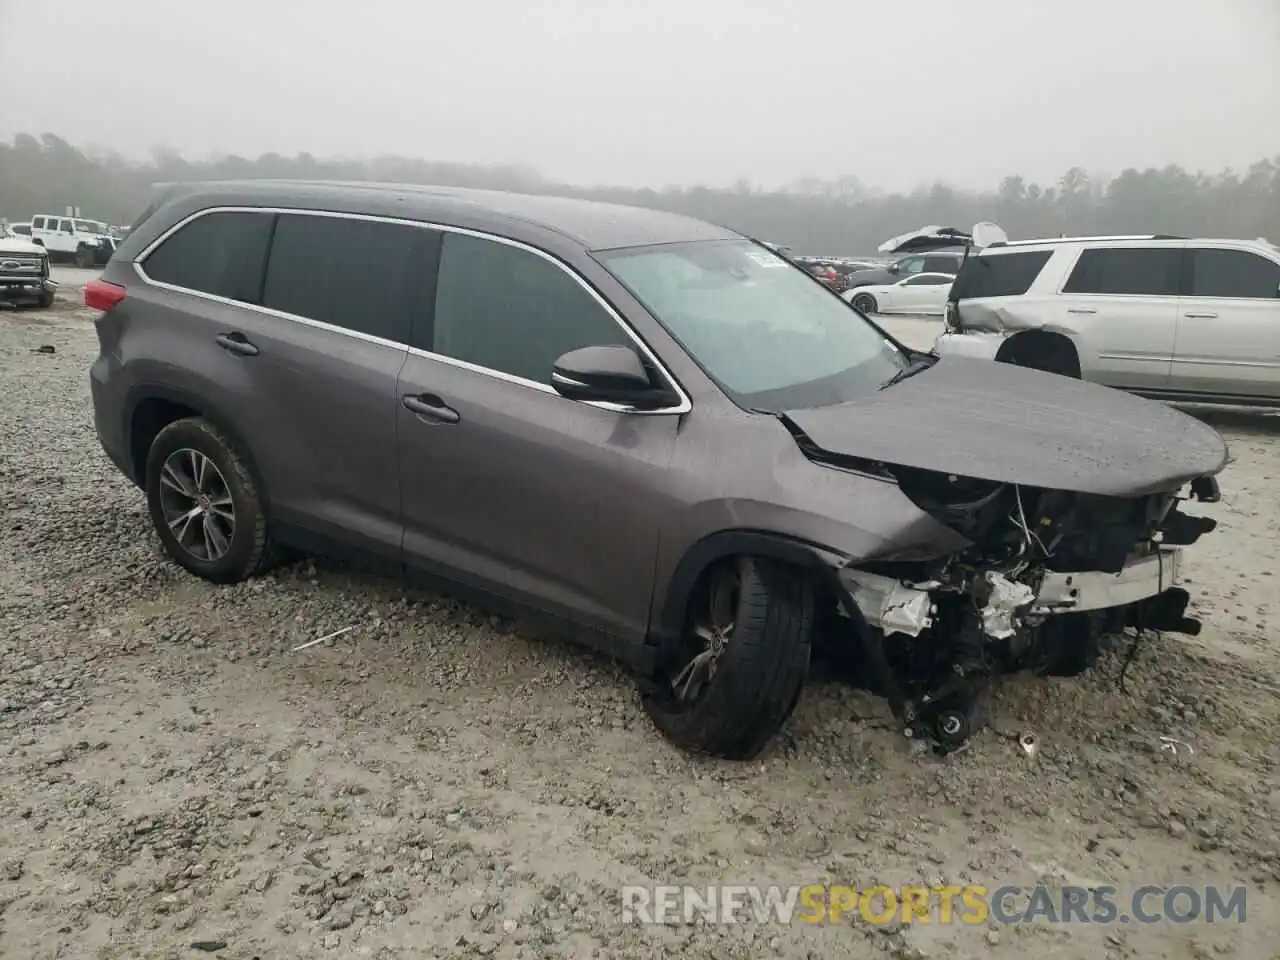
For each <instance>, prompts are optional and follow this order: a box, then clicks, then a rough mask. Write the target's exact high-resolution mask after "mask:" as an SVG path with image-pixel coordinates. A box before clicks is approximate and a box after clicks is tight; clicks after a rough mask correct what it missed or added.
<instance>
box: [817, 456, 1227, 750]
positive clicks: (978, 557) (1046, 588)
mask: <svg viewBox="0 0 1280 960" xmlns="http://www.w3.org/2000/svg"><path fill="white" fill-rule="evenodd" d="M885 469H886V470H887V472H889V473H891V474H892V476H893V478H894V479H895V480H896V481H897V483H898V485H899V487H900V488H901V489H902V491H903V492H904V493H905V494H906V495H907V496H908V497H909V498H910V499H911V500H912V501H913V502H914V503H915V504H916V505H917V506H918V507H920V508H921V509H922V510H924V511H925V512H927V513H929V514H930V515H932V516H933V517H935V518H936V519H938V520H940V521H942V522H943V523H945V524H946V525H947V526H949V527H951V528H952V529H954V530H955V531H956V532H958V533H961V534H963V535H964V536H965V538H966V539H968V540H969V541H970V542H971V544H972V546H971V547H969V548H967V549H965V550H963V551H961V552H959V553H957V554H953V555H951V556H948V557H945V558H943V559H941V560H938V561H935V562H931V563H917V564H901V563H892V564H889V563H886V564H880V565H877V564H874V563H870V564H859V565H856V566H854V565H850V566H848V567H845V568H844V569H842V570H841V571H840V572H839V574H838V580H839V584H840V590H841V593H842V597H841V603H842V608H843V609H842V612H843V613H844V614H845V615H846V616H848V617H849V618H850V619H852V620H853V621H854V622H855V624H856V626H857V627H858V632H859V634H860V635H861V637H862V640H863V643H864V647H865V653H866V654H867V659H868V661H869V663H870V665H871V666H872V668H873V670H874V672H875V676H876V679H877V681H878V684H879V686H880V687H881V688H882V692H884V693H885V695H887V696H888V698H889V701H890V704H891V706H892V707H893V709H894V712H895V715H897V717H898V719H899V720H900V721H901V722H902V723H903V724H904V729H905V731H906V732H907V734H908V735H909V736H915V737H924V738H927V739H928V740H930V741H932V742H933V743H934V745H935V746H936V747H937V748H939V749H940V750H941V751H943V752H945V751H946V750H949V749H953V748H954V747H956V746H958V745H960V744H962V743H963V742H964V741H965V740H967V739H968V737H969V735H970V734H971V733H972V731H973V730H974V729H975V727H976V724H977V720H976V715H975V704H976V700H977V697H978V694H979V693H980V692H981V689H982V687H983V686H984V685H985V682H986V681H987V680H988V679H989V678H990V677H991V676H993V675H997V674H1000V673H1007V672H1012V671H1016V670H1022V669H1032V670H1036V671H1038V672H1042V673H1059V674H1062V673H1065V674H1071V673H1077V672H1079V671H1080V670H1083V669H1084V668H1085V667H1087V666H1088V665H1089V664H1090V663H1092V661H1093V659H1095V658H1096V656H1097V654H1098V651H1099V649H1100V643H1101V641H1102V639H1103V638H1104V637H1105V636H1107V635H1111V634H1115V633H1118V632H1120V631H1121V630H1123V629H1125V628H1127V627H1134V628H1137V629H1139V630H1142V629H1149V630H1157V631H1175V632H1181V633H1187V634H1196V633H1198V632H1199V629H1200V624H1199V622H1198V621H1197V620H1195V619H1193V618H1191V617H1188V616H1187V604H1188V600H1189V595H1188V594H1187V592H1186V590H1184V589H1183V588H1182V587H1181V586H1180V585H1179V582H1180V567H1181V556H1182V554H1181V550H1182V548H1183V547H1185V546H1187V545H1189V544H1192V543H1194V542H1195V541H1196V540H1198V539H1199V538H1200V537H1201V536H1202V535H1204V534H1205V533H1207V532H1209V531H1210V530H1212V529H1213V527H1214V526H1215V524H1216V521H1214V520H1211V519H1207V518H1202V517H1196V516H1191V515H1189V514H1186V513H1183V512H1182V511H1181V509H1180V507H1179V505H1180V502H1182V501H1184V500H1187V499H1198V500H1201V501H1206V502H1213V501H1216V500H1217V499H1218V498H1219V493H1218V487H1217V482H1216V480H1215V479H1214V478H1213V477H1211V476H1210V477H1203V478H1199V479H1197V480H1195V481H1193V482H1192V483H1191V484H1190V485H1189V489H1188V490H1187V491H1186V492H1185V493H1180V492H1178V491H1174V492H1167V493H1152V494H1146V495H1143V496H1137V497H1115V496H1099V495H1095V494H1085V493H1075V492H1070V491H1062V490H1052V489H1043V488H1033V487H1025V486H1021V485H1017V484H1011V483H999V482H992V481H985V480H974V479H968V478H963V477H958V476H955V475H947V474H939V473H936V472H933V471H930V470H922V469H914V468H907V467H898V466H886V467H885Z"/></svg>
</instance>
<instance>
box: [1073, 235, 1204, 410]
mask: <svg viewBox="0 0 1280 960" xmlns="http://www.w3.org/2000/svg"><path fill="white" fill-rule="evenodd" d="M1181 263H1182V249H1181V245H1179V244H1174V243H1167V244H1162V245H1160V246H1158V247H1153V246H1141V245H1138V244H1134V245H1116V246H1112V245H1108V246H1105V247H1088V248H1085V249H1084V250H1082V251H1081V252H1080V256H1079V258H1078V259H1077V260H1076V262H1075V264H1074V266H1073V267H1072V269H1071V272H1070V273H1069V274H1068V276H1067V280H1066V282H1065V283H1064V284H1063V287H1062V291H1061V296H1060V297H1059V301H1060V302H1059V310H1060V311H1061V314H1062V316H1061V317H1060V322H1061V323H1062V324H1063V325H1064V326H1065V327H1067V328H1068V329H1071V330H1075V331H1077V332H1078V334H1079V335H1078V336H1077V338H1076V343H1077V344H1078V346H1079V347H1080V350H1081V358H1080V359H1081V365H1082V367H1083V369H1084V371H1085V375H1086V378H1087V379H1090V380H1096V381H1098V382H1100V383H1105V384H1107V385H1108V386H1112V387H1121V388H1124V389H1129V390H1153V391H1158V390H1163V389H1166V388H1167V387H1168V386H1169V371H1170V368H1171V367H1172V365H1173V344H1174V336H1175V330H1176V327H1177V312H1178V299H1177V294H1178V283H1179V274H1180V270H1181ZM1086 352H1087V353H1088V355H1087V356H1086V355H1085V353H1086Z"/></svg>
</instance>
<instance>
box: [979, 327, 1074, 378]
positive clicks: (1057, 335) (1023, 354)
mask: <svg viewBox="0 0 1280 960" xmlns="http://www.w3.org/2000/svg"><path fill="white" fill-rule="evenodd" d="M1064 348H1065V349H1066V350H1069V351H1070V354H1066V353H1064V352H1063V351H1064ZM995 359H996V361H997V362H998V363H1010V364H1014V365H1016V366H1025V367H1028V368H1030V369H1034V370H1044V371H1046V372H1049V373H1058V374H1062V375H1063V376H1070V377H1074V378H1075V379H1077V380H1079V379H1081V376H1082V371H1083V363H1082V362H1081V357H1080V348H1079V347H1078V346H1077V345H1076V341H1075V337H1073V336H1072V335H1071V333H1070V332H1069V331H1066V330H1063V329H1061V328H1058V327H1036V328H1035V329H1034V330H1022V331H1019V332H1018V333H1015V334H1013V336H1011V337H1008V338H1007V339H1006V340H1005V341H1004V342H1003V343H1002V344H1000V349H999V350H997V351H996V356H995ZM1023 359H1027V360H1030V361H1032V362H1030V363H1024V362H1019V361H1020V360H1023ZM1037 361H1038V362H1037ZM1041 363H1042V364H1045V365H1044V366H1041V365H1039V364H1041Z"/></svg>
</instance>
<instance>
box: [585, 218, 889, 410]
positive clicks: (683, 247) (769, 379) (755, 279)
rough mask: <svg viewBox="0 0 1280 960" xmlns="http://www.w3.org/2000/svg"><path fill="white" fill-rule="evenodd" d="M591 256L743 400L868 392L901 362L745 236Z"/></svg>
mask: <svg viewBox="0 0 1280 960" xmlns="http://www.w3.org/2000/svg"><path fill="white" fill-rule="evenodd" d="M597 257H598V258H599V259H600V262H601V263H603V264H604V266H605V267H606V268H607V269H608V270H609V271H610V272H611V273H612V274H613V275H614V276H615V277H617V278H618V280H619V281H621V282H622V283H623V284H624V285H625V286H626V287H627V288H628V289H629V290H631V292H632V293H633V294H634V295H635V296H636V298H637V299H639V300H640V301H641V302H642V303H643V304H644V305H645V306H646V307H647V308H648V310H649V312H650V313H652V314H653V315H654V317H656V318H657V320H658V321H659V322H660V323H661V324H662V325H663V326H664V327H666V329H667V330H668V331H669V332H670V333H671V335H672V336H673V337H675V339H676V340H678V341H679V342H680V344H681V345H682V346H683V347H684V349H685V350H686V352H688V354H689V355H690V356H691V357H692V358H693V359H694V360H695V361H696V362H697V363H698V364H699V365H700V366H701V367H702V369H703V370H705V371H706V373H707V374H708V376H710V377H711V378H712V379H713V380H714V381H715V382H716V383H717V384H719V386H720V387H721V389H723V390H724V391H725V393H726V394H728V395H729V397H730V398H732V399H733V400H734V401H735V402H736V403H738V404H739V405H741V406H743V407H747V408H751V409H769V410H785V409H794V408H800V407H815V406H824V405H827V404H833V403H840V402H842V401H844V400H849V399H853V398H855V397H859V396H865V395H867V394H869V393H873V392H875V391H876V390H877V389H879V387H880V386H881V385H883V384H884V383H885V381H887V380H888V379H889V378H890V377H892V376H893V374H895V373H896V372H897V371H899V370H900V369H902V368H903V366H904V365H905V363H906V358H905V357H904V356H903V354H902V353H901V352H900V351H899V350H898V349H897V348H895V347H894V346H892V345H891V344H889V343H888V342H887V341H886V340H885V338H884V335H883V334H881V333H880V332H879V331H878V330H876V328H875V327H873V326H872V325H871V324H870V323H868V322H867V321H866V320H864V319H863V318H862V316H861V315H860V314H859V313H858V312H857V311H856V310H854V309H852V308H851V307H850V306H849V305H848V304H846V303H845V302H844V301H842V300H841V299H840V298H839V297H835V296H832V295H831V293H829V292H828V291H826V290H824V289H823V288H822V287H820V286H818V285H817V284H814V283H813V282H811V281H810V280H808V279H807V278H806V277H805V275H804V273H803V272H802V271H801V270H799V269H797V268H796V267H794V266H793V265H792V264H790V263H789V262H788V261H786V260H784V259H782V258H781V257H778V256H777V255H775V254H774V253H772V252H770V251H769V250H766V249H764V248H762V247H759V246H757V245H756V244H754V243H751V242H750V241H748V240H715V241H699V242H693V243H673V244H664V245H659V246H648V247H634V248H626V249H621V250H609V251H605V252H602V253H599V254H597Z"/></svg>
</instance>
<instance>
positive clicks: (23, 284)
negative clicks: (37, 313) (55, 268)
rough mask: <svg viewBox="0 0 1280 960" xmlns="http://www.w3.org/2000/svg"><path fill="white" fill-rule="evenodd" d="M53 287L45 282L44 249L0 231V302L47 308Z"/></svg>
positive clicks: (47, 268) (47, 280) (45, 258)
mask: <svg viewBox="0 0 1280 960" xmlns="http://www.w3.org/2000/svg"><path fill="white" fill-rule="evenodd" d="M57 286H58V285H57V284H56V283H54V282H53V281H52V280H50V279H49V252H48V251H47V250H45V249H44V248H43V247H41V246H39V245H37V244H34V243H32V242H31V241H30V240H28V239H26V238H25V237H21V236H15V235H13V234H8V233H6V232H5V231H3V230H0V301H7V302H10V303H15V304H16V303H19V302H21V301H35V302H36V303H37V304H39V305H40V306H42V307H51V306H53V293H54V290H56V289H57Z"/></svg>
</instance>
